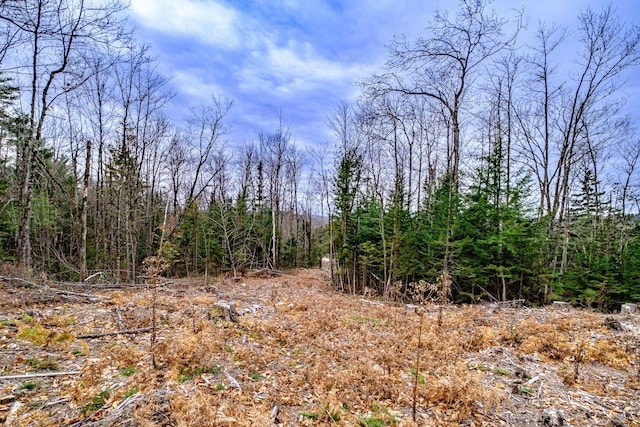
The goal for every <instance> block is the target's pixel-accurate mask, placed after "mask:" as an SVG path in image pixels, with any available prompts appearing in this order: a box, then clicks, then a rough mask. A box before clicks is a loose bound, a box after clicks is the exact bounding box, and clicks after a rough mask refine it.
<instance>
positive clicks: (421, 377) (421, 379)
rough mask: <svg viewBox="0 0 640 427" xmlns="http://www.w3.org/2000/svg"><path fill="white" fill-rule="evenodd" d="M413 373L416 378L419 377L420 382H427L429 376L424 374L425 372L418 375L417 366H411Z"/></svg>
mask: <svg viewBox="0 0 640 427" xmlns="http://www.w3.org/2000/svg"><path fill="white" fill-rule="evenodd" d="M411 375H413V376H414V378H417V379H418V384H426V383H427V378H426V377H425V376H424V374H422V373H418V375H416V368H411Z"/></svg>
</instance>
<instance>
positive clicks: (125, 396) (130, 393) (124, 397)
mask: <svg viewBox="0 0 640 427" xmlns="http://www.w3.org/2000/svg"><path fill="white" fill-rule="evenodd" d="M137 392H138V388H137V387H132V388H130V389H129V390H127V392H126V393H125V394H124V396H123V399H126V398H127V397H131V396H133V395H134V394H136V393H137Z"/></svg>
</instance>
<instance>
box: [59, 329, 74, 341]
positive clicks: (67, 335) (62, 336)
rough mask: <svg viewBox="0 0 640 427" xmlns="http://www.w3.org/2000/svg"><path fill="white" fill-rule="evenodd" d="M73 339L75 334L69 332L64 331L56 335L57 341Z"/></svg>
mask: <svg viewBox="0 0 640 427" xmlns="http://www.w3.org/2000/svg"><path fill="white" fill-rule="evenodd" d="M71 339H73V336H72V335H71V334H70V333H69V332H66V331H65V332H63V333H61V334H60V335H58V336H57V337H56V342H65V341H70V340H71Z"/></svg>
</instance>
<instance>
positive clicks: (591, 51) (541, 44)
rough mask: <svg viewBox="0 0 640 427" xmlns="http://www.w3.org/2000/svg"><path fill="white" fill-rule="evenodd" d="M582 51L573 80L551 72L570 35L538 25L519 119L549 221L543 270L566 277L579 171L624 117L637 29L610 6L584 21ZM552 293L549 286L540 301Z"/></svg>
mask: <svg viewBox="0 0 640 427" xmlns="http://www.w3.org/2000/svg"><path fill="white" fill-rule="evenodd" d="M578 18H579V23H580V28H579V35H580V42H581V50H579V51H578V57H577V60H576V61H575V65H574V67H573V70H574V71H573V73H572V74H571V78H570V79H562V78H558V76H557V75H556V74H555V73H554V71H555V69H554V66H553V64H552V58H553V57H552V55H553V54H554V53H556V51H557V48H558V46H560V44H561V43H562V42H563V41H564V40H565V38H566V31H563V30H559V29H557V28H556V27H547V26H545V25H544V24H541V25H540V26H539V28H538V32H537V42H536V44H535V45H534V46H533V50H534V55H533V56H532V57H531V58H530V59H529V62H530V64H531V67H532V68H531V71H530V73H531V77H530V79H529V82H530V86H529V87H528V95H529V97H528V99H527V101H528V103H527V104H528V106H526V107H525V106H522V107H521V108H518V109H517V111H516V113H517V115H516V118H517V122H518V125H519V133H520V135H521V136H522V149H523V153H524V155H525V158H526V159H527V162H528V164H529V165H530V167H531V168H532V170H533V172H534V174H535V176H536V179H537V181H538V185H539V188H540V209H539V215H540V217H541V218H542V217H545V218H547V221H548V225H547V234H548V240H547V241H548V245H547V249H546V264H547V266H548V268H549V269H550V272H551V274H552V275H554V276H557V277H562V275H563V273H564V271H565V268H566V262H567V256H568V254H567V251H568V247H569V246H568V245H569V221H568V212H569V208H570V205H571V203H570V202H571V195H572V189H573V187H572V183H574V182H576V177H577V173H578V171H577V170H576V168H577V165H578V164H580V163H581V162H583V161H584V160H585V157H590V160H588V162H590V163H591V164H592V165H594V164H595V167H596V169H597V163H598V162H597V161H596V159H597V157H598V156H599V154H598V153H601V152H602V149H604V147H605V146H606V145H607V144H609V142H608V140H610V139H611V136H612V131H613V130H614V128H615V127H616V126H617V122H616V120H617V119H616V117H617V116H618V115H619V111H620V109H619V107H620V103H619V99H617V98H616V94H619V93H620V89H621V87H622V86H621V84H620V78H621V76H622V73H623V72H624V71H625V70H627V69H628V68H629V67H632V66H635V65H637V64H638V63H639V62H640V28H639V27H637V26H625V25H623V24H622V23H621V22H620V21H619V19H618V18H616V17H615V15H614V11H613V10H612V7H611V6H607V7H605V8H604V9H602V11H601V12H599V13H595V12H594V11H592V10H587V11H585V12H583V13H581V14H580V15H579V17H578ZM550 291H551V288H550V286H548V285H547V286H545V292H544V296H543V300H545V301H546V300H547V298H548V296H549V293H550Z"/></svg>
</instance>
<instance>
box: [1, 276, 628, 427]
mask: <svg viewBox="0 0 640 427" xmlns="http://www.w3.org/2000/svg"><path fill="white" fill-rule="evenodd" d="M159 282H160V283H159V284H158V285H157V292H155V293H154V291H153V286H152V285H138V286H113V285H109V284H92V285H87V284H82V285H79V284H72V283H54V282H50V281H47V280H45V279H41V280H39V281H38V284H34V283H28V282H25V281H23V280H19V279H15V278H12V277H8V276H2V277H1V278H0V296H1V300H0V369H1V371H0V423H3V422H4V423H5V425H11V426H27V425H29V426H61V425H65V426H104V425H107V426H109V425H112V426H130V427H132V426H154V425H156V426H275V425H285V426H298V425H344V426H352V425H353V426H358V425H360V426H367V427H368V426H393V425H398V426H415V425H420V426H444V425H452V426H453V425H455V426H458V425H464V426H494V425H510V426H525V425H527V426H535V425H540V426H560V425H565V426H634V425H635V426H638V425H640V398H639V392H638V390H640V354H639V351H640V350H639V348H640V344H639V339H640V333H639V331H640V318H639V316H638V315H631V314H629V315H605V314H599V313H595V312H591V311H585V310H577V309H564V310H563V309H553V308H542V309H534V308H526V307H517V306H509V305H498V304H494V305H476V306H444V307H438V306H435V305H426V306H422V307H420V308H418V307H415V306H412V305H405V304H397V303H388V302H384V301H377V300H375V299H364V298H362V297H361V296H350V295H344V294H342V293H340V292H338V291H336V290H334V289H332V288H331V286H330V283H329V277H328V274H327V273H326V272H324V271H321V270H297V271H289V272H269V271H261V272H254V273H253V274H249V275H247V276H245V277H244V278H242V279H240V280H232V279H228V278H227V279H223V278H219V279H215V280H209V283H208V284H205V280H204V278H190V279H181V280H175V281H168V280H165V279H160V280H159ZM439 314H441V315H442V324H441V325H439V324H438V318H439ZM154 316H155V319H156V329H155V334H154V333H153V329H152V327H153V321H152V319H153V318H154ZM420 330H421V332H422V333H421V334H420V333H419V331H420ZM119 331H120V332H122V331H124V332H123V333H118V334H109V333H114V332H119ZM418 354H419V362H418V364H417V363H416V357H417V355H418ZM154 361H155V366H154ZM414 399H415V402H416V414H415V415H416V419H417V422H414V421H413V404H414Z"/></svg>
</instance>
